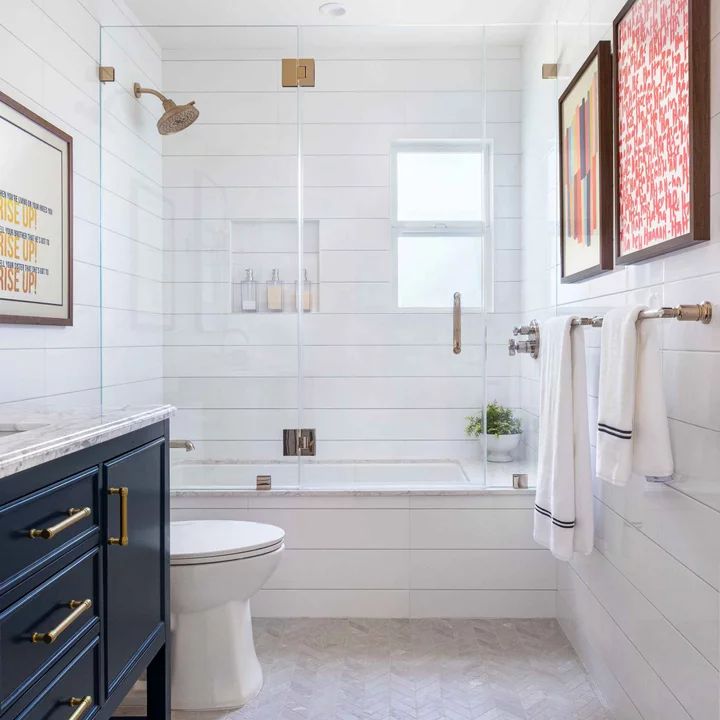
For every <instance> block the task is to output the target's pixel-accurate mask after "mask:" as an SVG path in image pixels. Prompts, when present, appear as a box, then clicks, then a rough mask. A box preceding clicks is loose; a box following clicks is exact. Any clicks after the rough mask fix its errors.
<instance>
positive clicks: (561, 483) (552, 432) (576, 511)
mask: <svg viewBox="0 0 720 720" xmlns="http://www.w3.org/2000/svg"><path fill="white" fill-rule="evenodd" d="M572 319H573V318H572V317H571V316H567V317H558V318H551V319H550V320H547V321H545V322H544V323H543V324H542V328H541V338H542V342H541V345H540V437H539V450H538V470H537V473H538V475H537V489H536V492H535V513H534V515H535V523H534V525H535V527H534V531H533V536H534V538H535V542H537V543H539V544H540V545H544V546H545V547H547V548H549V549H550V551H551V552H552V554H553V555H554V556H555V557H556V558H558V560H565V561H568V560H570V559H571V558H572V554H573V552H580V553H583V554H585V555H587V554H589V553H591V552H592V549H593V507H592V484H591V471H590V436H589V430H588V411H587V379H586V369H585V341H584V333H583V329H582V327H574V328H573V327H572V324H571V323H572Z"/></svg>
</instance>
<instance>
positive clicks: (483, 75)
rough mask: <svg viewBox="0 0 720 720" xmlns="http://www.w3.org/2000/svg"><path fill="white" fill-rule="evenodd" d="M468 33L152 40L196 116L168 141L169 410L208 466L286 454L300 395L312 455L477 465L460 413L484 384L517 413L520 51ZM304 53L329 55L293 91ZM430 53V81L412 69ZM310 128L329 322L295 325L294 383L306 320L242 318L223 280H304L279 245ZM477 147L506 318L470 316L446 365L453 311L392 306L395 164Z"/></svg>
mask: <svg viewBox="0 0 720 720" xmlns="http://www.w3.org/2000/svg"><path fill="white" fill-rule="evenodd" d="M253 33H254V35H253ZM426 35H427V36H428V37H430V36H432V38H433V40H432V42H427V43H425V42H423V41H422V40H421V38H423V37H425V36H426ZM470 35H472V37H473V40H472V41H470V39H469V37H468V32H467V31H466V30H465V29H463V28H457V29H456V30H447V29H446V30H445V31H444V32H442V33H440V32H434V31H431V30H425V29H419V28H418V29H407V30H406V31H399V35H398V36H397V37H395V38H394V39H393V37H386V31H385V30H382V29H375V30H373V29H369V28H368V29H364V30H363V29H354V30H352V32H349V34H348V32H346V29H343V28H336V29H330V31H329V32H328V31H322V30H320V31H318V30H317V29H315V28H301V29H300V30H299V31H298V34H297V35H296V33H295V30H293V29H292V28H257V29H256V30H253V29H251V28H244V29H223V28H216V29H213V28H202V29H199V30H198V35H197V37H196V38H193V40H192V41H191V42H190V41H189V38H188V37H187V30H186V29H183V28H165V29H162V30H161V31H159V34H157V37H158V38H159V40H160V42H161V43H162V45H163V46H164V47H166V48H167V50H165V51H164V55H163V58H164V62H163V88H164V91H166V92H167V93H168V94H170V95H172V96H173V98H175V99H176V100H177V101H178V102H189V101H190V100H196V101H197V106H198V109H199V110H200V117H199V119H198V121H197V122H196V123H195V124H194V125H193V126H192V127H190V128H189V129H187V130H186V131H184V132H182V133H180V134H177V135H173V136H169V137H167V138H165V140H164V142H163V185H164V210H163V212H164V218H165V221H164V236H165V243H166V251H167V252H166V263H165V274H164V280H165V282H164V286H165V287H164V299H163V302H164V303H165V312H166V322H165V333H164V341H165V352H164V376H165V398H166V400H167V401H168V402H172V403H174V404H176V405H178V406H179V408H180V412H179V414H178V417H177V426H176V427H178V428H183V432H185V433H188V434H190V435H191V437H193V439H194V440H198V452H199V453H202V454H203V455H204V456H205V457H211V456H212V454H213V453H219V456H220V457H223V458H228V457H233V456H235V455H237V456H238V457H239V458H240V459H252V458H253V457H255V456H253V455H252V454H253V453H258V452H263V453H265V454H266V456H267V455H269V456H270V457H271V458H275V457H277V455H278V454H279V453H280V452H281V443H280V437H281V430H282V428H283V426H284V425H283V424H284V423H290V424H293V425H294V424H295V422H294V421H293V411H294V409H295V408H297V407H298V402H300V403H301V405H302V407H303V424H304V425H307V426H313V427H316V428H317V433H318V439H319V440H318V455H319V456H320V457H324V458H348V457H354V458H356V459H368V458H395V459H405V458H428V457H436V458H443V457H473V456H478V455H479V452H480V450H479V448H478V445H477V444H476V443H473V442H469V441H467V440H466V439H465V437H464V425H465V416H466V415H468V414H470V413H471V412H473V411H474V410H476V409H477V408H478V407H480V406H481V405H482V403H483V398H484V376H487V383H488V392H490V393H492V396H493V398H497V399H498V400H500V401H502V402H505V403H508V404H511V405H513V406H516V405H517V403H519V400H520V396H519V384H518V381H517V378H518V371H517V370H518V364H517V363H514V364H512V363H510V362H509V361H508V359H507V356H506V353H505V350H504V349H503V347H502V346H503V344H504V342H505V337H506V333H507V328H508V327H512V325H513V324H515V323H516V321H517V320H518V319H519V311H520V300H519V286H520V284H519V280H520V274H519V260H520V247H519V223H520V196H521V193H520V166H521V162H520V146H521V138H520V95H521V93H520V90H521V70H522V63H521V53H520V48H518V47H514V46H501V45H498V46H494V45H493V46H488V47H487V48H484V47H483V35H482V33H478V31H477V30H472V31H471V32H470ZM360 36H363V37H364V39H365V42H359V37H360ZM253 38H254V39H253ZM461 40H462V45H461V46H459V45H457V42H460V41H461ZM298 42H299V43H300V47H301V48H302V52H301V55H303V56H311V57H312V56H314V57H316V58H317V72H316V78H317V87H315V88H306V89H303V90H302V91H300V92H298V91H294V90H292V89H282V88H281V87H280V69H279V59H280V58H281V57H283V56H295V55H296V54H297V47H298ZM346 42H352V45H353V47H354V48H355V53H356V54H354V55H353V56H352V57H349V56H348V46H347V45H346ZM459 47H462V48H464V49H463V51H462V52H460V50H459ZM182 48H185V49H184V50H183V49H182ZM421 58H426V59H427V61H428V63H427V67H428V71H427V73H425V72H423V73H422V74H421V75H418V73H417V67H418V59H421ZM298 120H300V122H301V126H302V127H301V142H302V159H303V198H302V200H303V211H304V215H305V221H306V222H305V228H304V243H305V250H306V253H307V255H306V259H305V261H304V263H303V264H304V265H305V267H307V268H308V271H309V272H310V274H311V280H312V281H313V283H316V284H314V285H313V292H314V293H315V294H316V297H315V300H314V303H315V307H316V308H317V310H318V312H313V313H310V314H306V315H305V316H304V317H303V334H302V338H301V339H302V344H303V350H302V379H303V382H302V383H301V384H299V383H298V382H297V380H298V359H299V358H298V351H297V344H298V327H297V321H296V318H295V317H294V316H293V315H290V314H283V315H276V316H273V315H269V314H265V313H262V314H258V315H257V316H253V315H249V314H244V315H243V314H236V313H235V314H234V313H232V312H231V309H232V307H233V297H236V296H237V292H238V286H237V285H234V286H233V287H232V288H231V287H230V283H231V282H234V283H237V282H238V280H240V279H241V275H242V269H243V268H245V267H253V268H254V269H255V270H256V272H257V279H258V280H259V281H260V285H259V291H260V292H261V293H262V292H264V282H265V281H266V280H267V279H269V268H273V267H278V268H280V270H281V278H282V279H283V280H285V281H294V279H295V277H296V275H297V269H296V267H297V266H296V260H295V259H291V258H289V257H286V256H285V255H283V252H286V251H287V242H288V241H291V242H292V243H293V246H296V232H297V229H296V225H295V223H294V222H293V220H295V219H296V217H297V214H298V192H297V182H298V177H297V155H298V125H297V123H298ZM482 137H490V138H492V139H493V140H494V143H495V158H494V160H495V168H494V171H495V172H494V174H495V188H494V195H495V197H494V201H495V202H494V205H495V216H496V226H495V243H496V246H497V253H496V258H495V290H496V304H497V309H498V311H499V315H498V317H499V318H500V319H499V320H495V321H489V322H487V323H486V322H484V321H483V319H482V317H481V316H480V315H477V314H476V315H473V313H471V312H466V313H465V315H464V319H463V333H464V337H463V343H464V349H463V353H462V354H461V355H460V356H454V355H453V354H452V352H451V351H450V342H451V315H450V312H449V311H445V312H435V313H422V312H409V313H404V312H398V311H397V309H396V303H395V302H394V298H393V276H394V267H393V263H394V260H393V254H392V247H391V236H390V220H389V216H390V197H391V193H390V188H389V183H390V179H389V153H390V148H391V143H392V141H393V140H395V139H399V138H482ZM145 172H148V170H146V171H145ZM144 222H148V220H147V219H145V220H144ZM231 251H232V257H230V252H231ZM315 253H317V255H315ZM311 254H312V255H311ZM316 258H317V259H316ZM261 305H264V301H263V302H261ZM486 332H487V341H488V342H489V343H490V346H489V351H488V360H487V363H486V362H485V342H486ZM300 387H302V397H301V398H299V397H298V393H299V392H300ZM178 431H179V430H178Z"/></svg>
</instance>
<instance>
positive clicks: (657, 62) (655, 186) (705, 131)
mask: <svg viewBox="0 0 720 720" xmlns="http://www.w3.org/2000/svg"><path fill="white" fill-rule="evenodd" d="M709 12H710V11H709V0H630V1H629V2H627V3H626V4H625V6H624V7H623V9H622V10H621V11H620V14H619V15H618V16H617V17H616V18H615V21H614V23H613V44H614V49H615V52H614V55H613V57H614V71H615V72H614V77H615V138H616V155H615V182H616V205H615V223H616V227H615V235H616V250H615V254H616V261H617V262H618V263H634V262H638V261H641V260H647V259H649V258H653V257H656V256H657V255H661V254H663V253H667V252H672V251H673V250H678V249H680V248H683V247H686V246H688V245H693V244H695V243H698V242H703V241H706V240H709V239H710V67H709V51H710V31H709V24H710V16H709Z"/></svg>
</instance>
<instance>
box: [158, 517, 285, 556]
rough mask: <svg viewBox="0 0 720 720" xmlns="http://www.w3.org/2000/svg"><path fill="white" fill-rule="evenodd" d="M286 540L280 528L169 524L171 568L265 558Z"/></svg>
mask: <svg viewBox="0 0 720 720" xmlns="http://www.w3.org/2000/svg"><path fill="white" fill-rule="evenodd" d="M284 540H285V532H284V531H283V530H282V528H279V527H277V526H275V525H266V524H265V523H255V522H247V521H244V520H182V521H175V522H171V523H170V564H171V565H205V564H208V563H219V562H230V561H234V560H245V559H248V558H253V557H258V556H260V555H267V554H268V553H271V552H275V551H277V550H279V549H280V548H281V547H282V545H283V542H284Z"/></svg>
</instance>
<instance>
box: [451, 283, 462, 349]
mask: <svg viewBox="0 0 720 720" xmlns="http://www.w3.org/2000/svg"><path fill="white" fill-rule="evenodd" d="M453 352H454V353H455V354H456V355H459V354H460V353H461V352H462V306H461V304H460V293H459V292H456V293H455V294H454V295H453Z"/></svg>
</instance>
